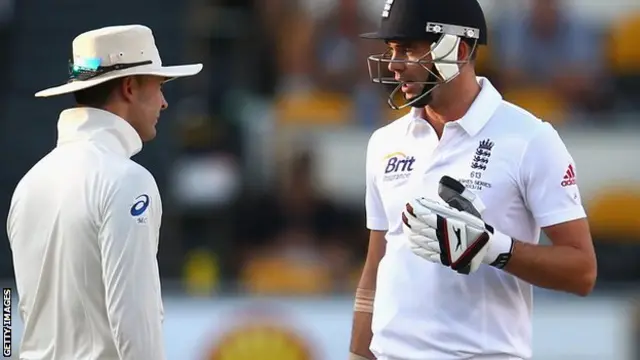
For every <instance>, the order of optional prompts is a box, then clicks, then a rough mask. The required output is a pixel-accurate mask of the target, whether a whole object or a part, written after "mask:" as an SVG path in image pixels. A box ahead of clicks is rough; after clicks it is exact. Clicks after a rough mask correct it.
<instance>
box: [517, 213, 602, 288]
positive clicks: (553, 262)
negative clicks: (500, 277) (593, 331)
mask: <svg viewBox="0 0 640 360" xmlns="http://www.w3.org/2000/svg"><path fill="white" fill-rule="evenodd" d="M544 231H545V233H546V234H547V236H548V237H549V239H550V241H551V243H552V245H550V246H543V245H533V244H528V243H525V242H521V241H515V242H514V247H513V253H512V255H511V260H509V262H508V263H507V265H506V266H505V270H506V271H508V272H509V273H511V274H513V275H515V276H517V277H519V278H521V279H522V280H524V281H527V282H529V283H531V284H533V285H536V286H539V287H543V288H547V289H551V290H559V291H566V292H570V293H573V294H576V295H580V296H587V295H588V294H589V293H590V292H591V290H592V289H593V286H594V285H595V281H596V275H597V268H596V256H595V251H594V249H593V243H592V241H591V234H590V232H589V224H588V222H587V220H586V219H578V220H572V221H568V222H565V223H561V224H557V225H552V226H548V227H545V228H544Z"/></svg>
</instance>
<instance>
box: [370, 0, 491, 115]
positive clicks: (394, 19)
mask: <svg viewBox="0 0 640 360" xmlns="http://www.w3.org/2000/svg"><path fill="white" fill-rule="evenodd" d="M360 36H361V37H362V38H365V39H378V40H384V41H385V42H390V41H399V42H411V41H428V42H431V50H430V51H428V52H427V53H425V54H424V55H422V56H421V57H420V58H419V59H417V60H409V59H406V58H404V59H395V58H392V55H391V53H390V51H387V52H385V53H383V54H375V55H370V56H369V57H368V58H367V65H368V67H369V76H370V77H371V81H373V82H374V83H378V84H383V85H390V86H392V87H394V88H393V91H392V92H391V94H390V95H389V99H388V103H389V106H390V107H391V108H392V109H402V108H405V107H407V106H413V107H424V106H426V105H427V104H428V103H429V101H430V100H431V95H430V93H431V92H432V91H433V89H435V88H436V87H437V86H439V85H441V84H444V83H447V82H449V81H451V80H453V79H454V78H455V77H456V76H458V74H459V73H460V66H462V65H464V64H466V63H468V62H469V61H470V60H471V58H472V56H473V54H474V52H475V51H476V49H477V47H478V46H479V45H486V44H487V24H486V20H485V17H484V13H483V11H482V8H481V7H480V4H479V3H478V0H385V3H384V8H383V10H382V15H381V19H380V26H379V28H378V31H376V32H373V33H366V34H362V35H360ZM461 41H465V42H467V43H468V44H469V45H470V46H471V49H472V50H471V52H470V53H469V56H468V57H467V58H466V59H463V60H459V59H458V49H459V46H460V42H461ZM429 54H431V59H428V56H429ZM397 62H402V63H404V64H405V65H419V66H421V67H422V68H424V69H425V70H427V72H428V74H429V75H428V76H427V79H425V80H424V81H412V82H413V83H418V84H421V85H422V86H423V90H422V93H420V94H419V95H417V96H414V97H413V98H410V99H406V98H405V99H406V100H407V101H406V102H405V103H404V104H401V105H398V104H396V103H395V100H394V97H395V95H396V93H397V92H398V91H399V90H400V89H401V88H402V85H404V84H405V83H407V82H406V81H402V80H396V79H395V78H394V76H393V74H389V72H388V70H387V68H388V66H389V64H390V63H397ZM430 64H433V66H429V65H430Z"/></svg>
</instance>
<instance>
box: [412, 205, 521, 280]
mask: <svg viewBox="0 0 640 360" xmlns="http://www.w3.org/2000/svg"><path fill="white" fill-rule="evenodd" d="M402 221H403V222H404V232H405V234H406V235H407V237H408V239H409V243H410V248H411V251H413V253H414V254H416V255H418V256H420V257H422V258H424V259H426V260H428V261H431V262H435V263H439V264H442V265H444V266H448V267H451V268H452V269H453V270H455V271H457V272H459V273H461V274H470V273H472V272H474V271H476V270H477V269H478V268H479V267H480V264H483V263H484V264H489V265H492V266H495V267H497V268H503V267H504V266H505V265H506V263H507V262H508V261H509V259H510V257H511V252H512V251H513V240H512V239H511V238H510V237H509V236H507V235H505V234H502V233H500V232H499V231H496V230H495V229H493V227H491V226H490V225H488V224H486V223H485V222H484V221H483V220H482V219H481V218H480V217H478V216H476V215H472V214H471V213H470V212H467V211H460V210H458V209H455V208H453V207H451V206H449V205H448V204H445V203H442V202H438V201H435V200H431V199H427V198H418V199H415V200H413V201H411V202H410V203H408V204H407V205H406V208H405V210H404V211H403V213H402Z"/></svg>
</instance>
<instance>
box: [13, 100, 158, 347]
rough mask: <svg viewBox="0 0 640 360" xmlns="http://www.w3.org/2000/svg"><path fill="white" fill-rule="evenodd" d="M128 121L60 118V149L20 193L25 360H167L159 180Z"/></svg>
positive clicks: (91, 113)
mask: <svg viewBox="0 0 640 360" xmlns="http://www.w3.org/2000/svg"><path fill="white" fill-rule="evenodd" d="M141 148H142V141H141V140H140V137H139V136H138V134H137V133H136V131H135V130H134V129H133V127H131V125H129V123H127V122H126V121H125V120H124V119H122V118H120V117H118V116H116V115H113V114H111V113H109V112H106V111H103V110H98V109H93V108H74V109H69V110H65V111H63V112H62V113H61V115H60V119H59V121H58V143H57V146H56V147H55V148H54V149H53V150H52V151H51V152H50V153H49V154H47V155H46V156H45V157H44V158H42V159H41V160H40V161H39V162H38V163H37V164H36V165H35V166H34V167H33V168H32V169H30V170H29V172H27V174H26V175H25V176H24V177H23V178H22V179H21V180H20V182H19V184H18V185H17V187H16V189H15V192H14V194H13V198H12V200H11V209H10V212H9V218H8V220H7V232H8V235H9V242H10V245H11V250H12V255H13V263H14V269H15V275H16V282H17V291H18V294H19V299H20V301H19V309H20V316H21V318H22V320H23V322H24V334H23V336H22V343H21V345H20V359H24V360H67V359H69V360H70V359H74V360H147V359H148V360H163V359H165V353H164V344H163V333H162V316H163V307H162V299H161V294H160V279H159V273H158V265H157V260H156V254H157V249H158V234H159V231H160V222H161V216H162V204H161V201H160V194H159V193H158V188H157V186H156V182H155V180H154V178H153V176H152V175H151V174H150V173H149V172H148V171H147V170H146V169H144V168H143V167H142V166H140V165H138V164H137V163H135V162H133V161H132V160H130V157H131V156H133V155H134V154H136V153H138V152H139V151H140V150H141Z"/></svg>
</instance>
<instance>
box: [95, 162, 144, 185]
mask: <svg viewBox="0 0 640 360" xmlns="http://www.w3.org/2000/svg"><path fill="white" fill-rule="evenodd" d="M109 163H110V165H112V166H109V167H103V168H102V169H101V173H102V174H103V176H104V177H105V178H106V179H108V180H109V181H110V182H114V183H143V184H144V183H147V184H155V182H156V181H155V178H154V177H153V175H152V174H151V172H149V170H147V169H146V168H145V167H144V166H142V165H140V164H138V163H137V162H135V161H133V160H131V159H122V158H111V159H108V160H107V161H105V165H107V164H109Z"/></svg>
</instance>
